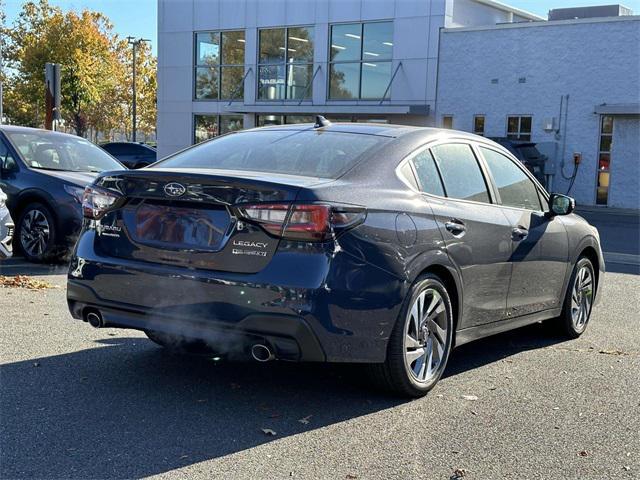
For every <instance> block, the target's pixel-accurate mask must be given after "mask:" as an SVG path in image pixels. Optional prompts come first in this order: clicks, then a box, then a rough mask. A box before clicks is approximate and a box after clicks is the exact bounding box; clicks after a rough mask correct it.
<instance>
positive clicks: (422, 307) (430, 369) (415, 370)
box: [371, 274, 453, 397]
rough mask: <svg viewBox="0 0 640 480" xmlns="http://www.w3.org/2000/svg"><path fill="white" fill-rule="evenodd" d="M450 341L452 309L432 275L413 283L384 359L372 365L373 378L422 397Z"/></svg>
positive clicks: (440, 369)
mask: <svg viewBox="0 0 640 480" xmlns="http://www.w3.org/2000/svg"><path fill="white" fill-rule="evenodd" d="M452 341H453V310H452V308H451V300H450V298H449V294H448V293H447V289H446V287H445V286H444V284H443V283H442V281H441V280H440V279H439V278H438V277H437V276H435V275H432V274H427V275H424V276H422V277H420V278H419V279H418V280H417V281H416V282H415V283H414V285H413V286H412V288H411V292H410V293H409V295H408V298H407V301H406V302H405V305H404V307H403V309H402V311H401V313H400V317H399V318H398V321H397V322H396V325H395V327H394V330H393V332H392V334H391V337H390V339H389V346H388V350H387V359H386V361H385V362H384V363H382V364H376V365H372V366H371V373H372V377H373V380H374V381H375V382H376V383H378V384H380V385H381V386H383V387H384V388H386V389H389V390H392V391H394V392H396V393H399V394H402V395H407V396H410V397H421V396H423V395H425V394H426V393H427V392H428V391H429V390H431V389H432V388H433V387H434V385H435V384H436V383H437V382H438V380H439V379H440V377H441V376H442V373H443V372H444V369H445V367H446V365H447V360H448V359H449V354H450V352H451V347H452Z"/></svg>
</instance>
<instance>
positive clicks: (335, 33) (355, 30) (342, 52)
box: [331, 23, 362, 62]
mask: <svg viewBox="0 0 640 480" xmlns="http://www.w3.org/2000/svg"><path fill="white" fill-rule="evenodd" d="M361 46H362V24H361V23H352V24H348V25H333V26H332V27H331V61H332V62H344V61H350V60H358V61H359V60H360V58H361V57H360V51H361Z"/></svg>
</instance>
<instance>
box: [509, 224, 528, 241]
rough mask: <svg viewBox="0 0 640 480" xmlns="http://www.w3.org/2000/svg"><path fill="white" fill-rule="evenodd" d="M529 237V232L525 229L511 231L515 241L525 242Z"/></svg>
mask: <svg viewBox="0 0 640 480" xmlns="http://www.w3.org/2000/svg"><path fill="white" fill-rule="evenodd" d="M528 235H529V230H527V229H526V228H523V227H516V228H514V229H513V230H511V238H512V239H513V240H524V239H525V238H527V236H528Z"/></svg>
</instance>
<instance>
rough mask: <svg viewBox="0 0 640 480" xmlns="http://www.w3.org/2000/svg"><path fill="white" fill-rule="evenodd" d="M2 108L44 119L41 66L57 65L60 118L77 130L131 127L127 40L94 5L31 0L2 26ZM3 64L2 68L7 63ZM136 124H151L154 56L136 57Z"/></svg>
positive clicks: (26, 118) (19, 117)
mask: <svg viewBox="0 0 640 480" xmlns="http://www.w3.org/2000/svg"><path fill="white" fill-rule="evenodd" d="M1 28H2V32H1V33H2V35H3V37H4V38H3V43H4V48H3V52H4V61H5V78H4V96H5V102H4V113H5V116H6V117H7V118H8V119H9V121H10V122H11V123H16V124H21V125H28V126H34V127H39V126H42V124H43V122H44V113H45V111H44V65H45V63H46V62H53V63H59V64H61V65H62V82H61V91H62V105H61V110H62V112H61V113H62V117H63V119H64V121H65V123H66V124H67V125H69V126H70V127H72V128H73V130H74V131H75V133H76V134H77V135H80V136H86V134H87V132H88V130H89V129H91V131H93V132H98V131H100V132H104V133H106V134H107V136H108V134H109V132H111V131H113V130H118V131H123V132H128V131H130V123H131V120H130V103H131V81H130V76H131V72H130V70H131V60H130V55H129V54H128V49H127V44H126V40H123V39H120V38H118V36H117V35H116V34H114V33H113V27H112V25H111V23H110V22H109V20H108V18H107V17H105V16H104V15H103V14H101V13H99V12H94V11H90V10H83V11H82V12H74V11H68V12H63V11H62V10H61V9H60V8H59V7H55V6H52V5H49V3H48V1H47V0H38V1H29V2H26V3H25V4H24V5H23V6H22V11H21V12H20V14H19V16H18V17H17V18H16V20H15V21H14V23H13V25H10V26H2V27H1ZM7 67H8V68H7ZM138 68H139V69H140V70H139V71H142V72H143V74H142V75H140V76H139V79H138V82H139V83H138V88H139V90H140V92H141V96H143V97H144V98H140V96H139V98H138V101H139V102H140V104H141V106H142V108H141V111H140V117H139V119H138V121H139V123H140V127H141V128H140V129H141V130H142V131H144V132H145V133H150V131H153V129H155V59H154V58H153V57H152V56H151V52H150V50H148V49H147V50H145V51H144V52H142V55H140V58H139V61H138Z"/></svg>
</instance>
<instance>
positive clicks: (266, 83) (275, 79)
mask: <svg viewBox="0 0 640 480" xmlns="http://www.w3.org/2000/svg"><path fill="white" fill-rule="evenodd" d="M284 82H285V68H284V64H283V65H268V66H262V67H259V70H258V98H260V99H261V100H282V99H284V98H285V88H284V85H285V84H284Z"/></svg>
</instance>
